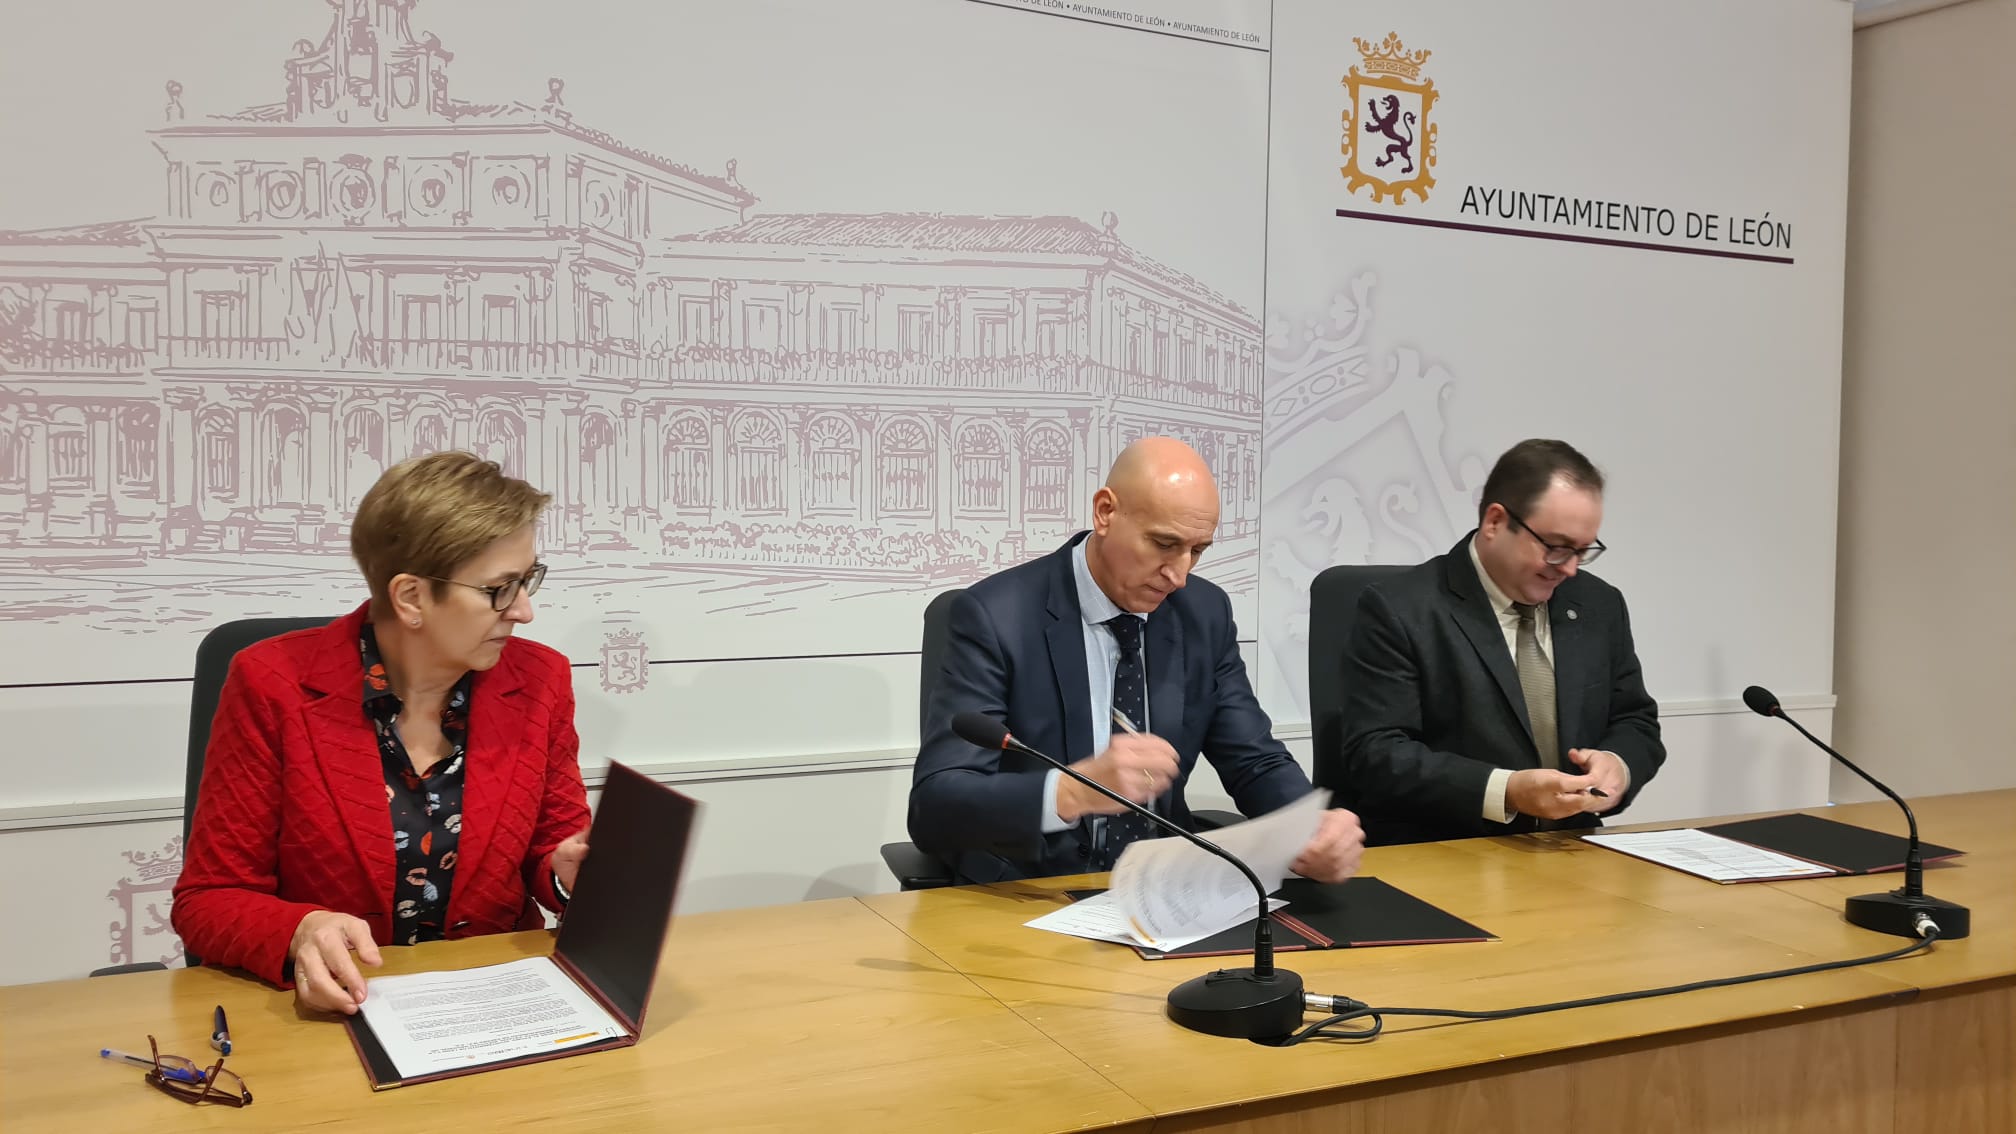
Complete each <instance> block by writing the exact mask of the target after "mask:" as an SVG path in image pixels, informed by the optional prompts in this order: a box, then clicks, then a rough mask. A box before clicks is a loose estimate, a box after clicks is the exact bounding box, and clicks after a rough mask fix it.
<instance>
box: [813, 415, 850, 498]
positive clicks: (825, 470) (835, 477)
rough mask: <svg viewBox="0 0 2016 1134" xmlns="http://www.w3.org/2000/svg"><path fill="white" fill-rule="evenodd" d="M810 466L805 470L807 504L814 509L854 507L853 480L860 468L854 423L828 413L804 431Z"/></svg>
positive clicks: (815, 420)
mask: <svg viewBox="0 0 2016 1134" xmlns="http://www.w3.org/2000/svg"><path fill="white" fill-rule="evenodd" d="M805 448H806V451H807V455H808V459H809V460H810V462H811V467H810V468H809V469H808V470H807V474H806V489H807V494H806V507H807V509H809V510H813V511H835V512H841V511H850V512H851V511H853V509H854V504H855V493H854V483H855V480H856V474H857V473H859V472H860V469H861V440H860V437H859V436H858V435H857V434H856V433H855V432H854V423H853V422H851V421H848V420H847V419H846V418H844V417H839V416H836V415H834V414H827V415H826V416H825V417H821V418H816V419H814V420H813V422H812V427H811V428H810V429H808V430H806V431H805Z"/></svg>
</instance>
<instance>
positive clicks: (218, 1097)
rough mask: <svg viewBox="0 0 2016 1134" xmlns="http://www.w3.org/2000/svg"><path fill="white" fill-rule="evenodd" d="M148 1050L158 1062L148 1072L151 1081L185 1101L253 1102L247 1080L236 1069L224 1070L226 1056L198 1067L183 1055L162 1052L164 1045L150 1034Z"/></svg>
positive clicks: (237, 1104)
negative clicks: (205, 1066)
mask: <svg viewBox="0 0 2016 1134" xmlns="http://www.w3.org/2000/svg"><path fill="white" fill-rule="evenodd" d="M147 1050H148V1052H149V1053H151V1054H152V1055H153V1057H154V1066H153V1068H152V1069H151V1070H149V1071H148V1072H147V1076H146V1078H147V1081H148V1082H149V1083H151V1084H153V1085H154V1086H155V1087H156V1088H158V1089H159V1090H160V1091H161V1093H163V1094H166V1095H172V1096H174V1097H175V1098H178V1099H181V1100H182V1101H183V1102H186V1103H190V1104H192V1105H193V1104H196V1103H206V1102H214V1103H222V1104H223V1105H225V1106H251V1105H252V1092H251V1091H248V1090H246V1089H245V1080H243V1079H240V1078H239V1077H238V1075H237V1073H236V1072H234V1071H226V1070H224V1057H223V1056H221V1055H220V1056H218V1057H217V1062H215V1063H212V1064H211V1065H210V1069H209V1070H207V1071H206V1070H204V1069H202V1068H200V1067H198V1066H197V1065H196V1064H195V1063H193V1062H191V1061H190V1060H187V1059H184V1058H182V1057H181V1056H179V1055H163V1054H161V1045H159V1044H157V1043H155V1042H154V1037H153V1036H148V1037H147Z"/></svg>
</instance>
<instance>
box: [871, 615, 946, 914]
mask: <svg viewBox="0 0 2016 1134" xmlns="http://www.w3.org/2000/svg"><path fill="white" fill-rule="evenodd" d="M964 591H965V588H964V587H954V588H952V589H951V590H949V591H944V592H942V593H940V594H938V595H937V596H936V597H934V598H932V600H931V603H930V605H928V606H926V607H925V608H924V642H923V646H922V649H921V651H920V652H919V654H918V657H917V735H918V737H919V739H920V741H921V739H922V737H923V736H924V732H925V730H926V729H928V728H929V727H930V722H929V720H928V718H929V716H930V713H931V688H932V686H934V685H936V684H937V682H938V669H939V667H940V665H941V664H943V661H944V658H945V639H946V638H947V637H949V636H950V634H951V630H950V629H949V628H948V626H947V625H946V623H947V621H948V619H950V617H951V614H952V602H953V600H954V599H957V598H958V597H959V596H960V594H962V593H963V592H964ZM882 862H883V864H884V865H886V866H888V867H889V873H891V874H894V875H895V876H896V884H897V885H898V886H900V887H902V888H903V889H905V890H931V889H936V888H937V887H940V886H951V885H953V884H955V883H956V882H957V881H958V876H957V875H956V874H954V873H953V870H952V867H951V866H949V865H947V864H946V862H945V861H944V860H943V859H941V858H939V857H938V856H937V855H935V854H931V853H930V852H928V851H924V850H920V849H918V846H917V844H916V843H883V844H882Z"/></svg>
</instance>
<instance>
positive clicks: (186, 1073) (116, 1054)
mask: <svg viewBox="0 0 2016 1134" xmlns="http://www.w3.org/2000/svg"><path fill="white" fill-rule="evenodd" d="M98 1056H99V1058H101V1059H116V1060H118V1061H120V1062H121V1063H131V1064H134V1065H135V1066H138V1067H145V1068H146V1069H147V1070H149V1071H152V1070H154V1061H153V1060H151V1059H149V1058H147V1057H146V1056H144V1055H134V1054H133V1053H132V1052H129V1051H120V1050H119V1049H118V1048H116V1047H101V1048H99V1049H98ZM161 1073H162V1074H163V1075H166V1076H167V1077H168V1078H170V1079H174V1080H176V1081H178V1082H182V1083H200V1082H202V1081H203V1072H201V1071H197V1070H195V1069H193V1068H187V1067H171V1066H169V1065H168V1064H166V1063H163V1064H162V1065H161Z"/></svg>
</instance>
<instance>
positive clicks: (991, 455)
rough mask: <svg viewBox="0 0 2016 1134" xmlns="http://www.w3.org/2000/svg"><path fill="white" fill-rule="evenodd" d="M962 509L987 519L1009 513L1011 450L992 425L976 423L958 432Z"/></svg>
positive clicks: (960, 500) (960, 502)
mask: <svg viewBox="0 0 2016 1134" xmlns="http://www.w3.org/2000/svg"><path fill="white" fill-rule="evenodd" d="M957 452H958V469H959V510H960V511H961V512H976V513H980V514H982V515H988V516H1000V515H1006V514H1007V511H1008V494H1007V491H1006V487H1007V480H1008V449H1007V446H1005V445H1003V444H1002V443H1001V434H1000V432H999V431H998V430H996V429H995V428H994V427H993V426H991V425H987V424H985V423H982V422H977V421H976V422H974V423H972V424H970V425H968V426H966V427H965V428H963V429H961V430H960V431H959V446H958V449H957Z"/></svg>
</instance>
